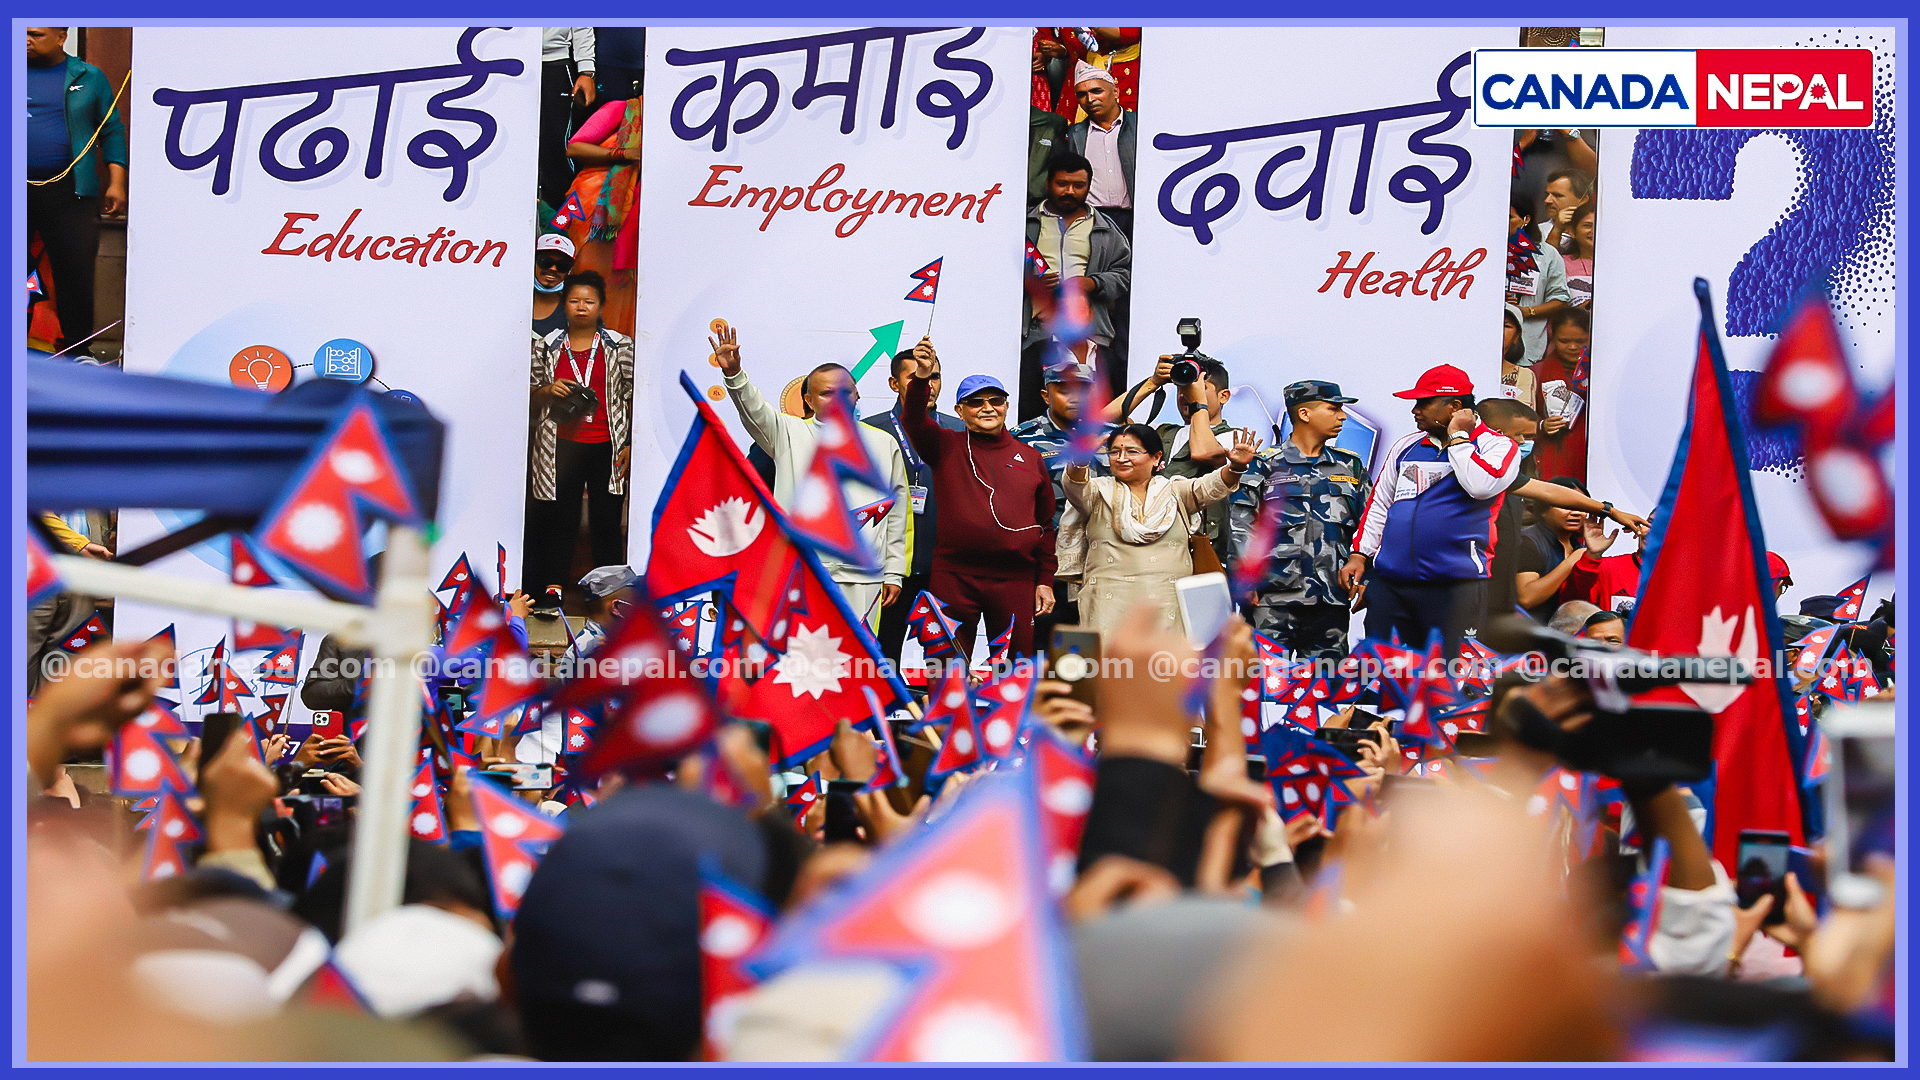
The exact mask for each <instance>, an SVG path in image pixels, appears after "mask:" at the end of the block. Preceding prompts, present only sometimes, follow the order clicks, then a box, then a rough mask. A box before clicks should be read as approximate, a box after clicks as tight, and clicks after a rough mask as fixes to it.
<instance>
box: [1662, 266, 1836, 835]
mask: <svg viewBox="0 0 1920 1080" xmlns="http://www.w3.org/2000/svg"><path fill="white" fill-rule="evenodd" d="M1695 287H1696V289H1697V290H1698V292H1699V294H1700V309H1701V323H1700V334H1699V337H1698V339H1697V351H1696V355H1695V362H1694V371H1693V389H1692V404H1691V409H1690V412H1689V415H1688V419H1687V427H1686V430H1685V431H1684V433H1683V434H1682V435H1681V437H1680V446H1679V449H1678V451H1677V452H1676V453H1675V455H1674V459H1673V468H1672V470H1671V474H1670V475H1669V476H1668V478H1667V485H1666V494H1665V495H1664V496H1663V497H1662V499H1661V502H1660V505H1659V507H1658V508H1657V509H1656V510H1655V511H1654V515H1653V522H1654V527H1653V532H1652V533H1651V534H1650V535H1649V536H1648V538H1647V540H1646V541H1645V542H1644V543H1643V545H1642V550H1643V551H1645V552H1646V555H1645V557H1644V561H1645V571H1644V577H1643V578H1642V579H1641V587H1640V603H1639V605H1638V606H1637V607H1636V608H1635V609H1634V618H1633V625H1632V627H1631V628H1630V630H1629V631H1628V639H1627V640H1628V644H1630V645H1632V646H1633V647H1634V648H1637V649H1646V650H1649V651H1652V652H1658V653H1662V654H1688V653H1699V654H1702V655H1708V656H1737V657H1741V658H1743V659H1745V660H1747V661H1749V662H1756V661H1759V660H1760V659H1761V658H1762V657H1764V656H1771V655H1775V654H1777V653H1778V651H1779V650H1780V648H1781V645H1780V624H1779V619H1778V618H1777V617H1776V616H1775V614H1774V607H1773V588H1772V581H1771V577H1770V575H1769V573H1768V571H1767V560H1766V545H1765V539H1764V538H1763V537H1762V536H1761V534H1760V529H1759V521H1760V516H1759V509H1758V507H1757V505H1756V504H1755V502H1754V498H1753V489H1752V483H1751V480H1750V473H1749V470H1748V463H1747V454H1746V445H1747V442H1746V436H1745V434H1744V433H1743V432H1742V431H1741V430H1740V419H1739V416H1738V413H1737V407H1736V405H1735V403H1734V401H1733V392H1732V388H1731V387H1732V383H1731V379H1730V377H1729V376H1728V374H1727V368H1726V362H1725V360H1724V359H1723V358H1722V357H1721V354H1720V347H1719V342H1718V340H1717V339H1716V337H1715V331H1714V320H1713V316H1712V311H1711V309H1710V308H1709V306H1708V304H1707V298H1706V284H1705V282H1697V283H1696V286H1695ZM1773 674H1777V673H1773ZM1644 700H1646V701H1647V702H1648V703H1649V704H1652V703H1661V704H1669V705H1684V706H1697V707H1699V708H1702V709H1705V710H1706V711H1707V712H1710V713H1712V714H1714V723H1713V727H1714V732H1713V738H1714V753H1713V756H1714V763H1715V770H1714V773H1715V776H1714V781H1713V783H1712V784H1711V786H1710V788H1709V789H1708V790H1703V791H1701V795H1702V798H1703V799H1706V800H1707V801H1708V805H1709V807H1710V808H1711V810H1710V814H1711V819H1710V826H1709V828H1710V830H1711V831H1710V835H1709V839H1710V840H1711V841H1712V843H1713V849H1714V854H1715V855H1716V856H1717V857H1718V858H1719V859H1720V861H1721V862H1722V863H1723V864H1725V865H1728V866H1732V865H1734V862H1735V857H1736V856H1737V854H1738V850H1737V849H1738V847H1739V838H1740V831H1741V830H1742V829H1776V830H1782V831H1785V832H1786V833H1787V834H1788V835H1789V836H1790V837H1792V840H1793V842H1794V843H1796V844H1799V843H1804V842H1805V830H1804V829H1803V827H1802V808H1801V788H1800V783H1799V777H1800V775H1801V771H1802V770H1801V769H1800V768H1799V766H1798V762H1799V760H1800V758H1799V755H1800V754H1801V753H1802V752H1803V750H1804V745H1805V739H1804V737H1802V736H1801V735H1800V733H1799V731H1798V730H1797V726H1796V725H1795V724H1794V723H1793V721H1792V719H1791V718H1792V716H1793V699H1792V697H1791V696H1790V694H1789V693H1788V691H1787V687H1786V685H1785V684H1784V683H1783V682H1781V681H1780V680H1778V679H1777V678H1773V677H1767V678H1756V679H1755V680H1754V682H1753V683H1752V685H1749V686H1686V687H1681V688H1674V689H1667V690H1656V691H1654V692H1653V693H1651V694H1648V695H1645V696H1644ZM1789 729H1794V730H1789ZM1701 787H1703V788H1706V787H1708V786H1707V785H1701Z"/></svg>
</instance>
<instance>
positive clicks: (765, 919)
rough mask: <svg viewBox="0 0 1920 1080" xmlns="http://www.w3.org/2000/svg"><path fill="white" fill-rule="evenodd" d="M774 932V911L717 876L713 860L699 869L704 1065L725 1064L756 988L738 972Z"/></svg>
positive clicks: (746, 975) (755, 982)
mask: <svg viewBox="0 0 1920 1080" xmlns="http://www.w3.org/2000/svg"><path fill="white" fill-rule="evenodd" d="M772 929H773V909H772V908H771V907H770V906H769V905H768V904H767V902H766V901H765V900H763V899H761V898H760V897H759V896H758V895H756V894H755V893H753V892H750V891H749V890H747V889H746V888H745V887H744V886H742V885H740V884H738V883H737V882H734V881H732V880H731V879H729V878H727V877H726V876H725V875H723V874H722V873H720V869H719V867H718V866H717V865H715V864H714V863H713V861H712V860H711V859H703V860H702V862H701V867H700V1015H701V1016H702V1017H703V1018H704V1022H703V1023H702V1024H701V1038H702V1043H703V1046H704V1049H705V1058H706V1060H708V1061H725V1060H726V1045H727V1042H728V1041H729V1039H730V1037H731V1036H732V1034H733V1020H734V1018H735V1015H736V1010H737V1009H738V1008H739V1005H740V998H741V996H742V995H744V994H745V993H746V992H747V991H749V990H751V989H753V988H754V987H756V986H758V985H760V980H759V979H757V978H755V977H754V976H753V974H752V973H751V972H749V971H747V970H746V969H745V968H744V967H742V966H741V961H742V960H745V959H746V958H747V957H749V956H751V955H752V954H753V951H754V950H755V949H757V948H759V947H760V944H761V942H763V941H765V940H766V938H767V934H768V932H769V931H771V930H772Z"/></svg>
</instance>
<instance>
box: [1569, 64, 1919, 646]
mask: <svg viewBox="0 0 1920 1080" xmlns="http://www.w3.org/2000/svg"><path fill="white" fill-rule="evenodd" d="M1894 34H1895V32H1894V30H1893V29H1892V28H1880V29H1860V28H1849V29H1835V28H1829V27H1815V26H1804V27H1778V28H1771V29H1746V28H1734V27H1710V28H1697V27H1696V28H1686V27H1649V26H1624V27H1618V28H1615V29H1611V30H1609V31H1608V33H1607V45H1608V46H1609V47H1614V46H1618V47H1621V48H1636V49H1659V48H1686V49H1692V48H1716V49H1760V48H1788V47H1800V48H1810V47H1820V48H1838V47H1845V48H1872V49H1873V50H1874V56H1875V61H1874V89H1873V94H1874V110H1875V111H1874V119H1875V126H1874V127H1873V128H1872V129H1865V130H1855V131H1847V130H1836V129H1801V130H1779V131H1765V130H1739V129H1722V130H1667V131H1657V130H1632V129H1628V130H1620V131H1608V132H1606V133H1605V135H1604V136H1603V140H1604V145H1603V147H1602V149H1601V152H1600V197H1599V205H1600V211H1599V214H1598V222H1599V224H1598V225H1597V226H1596V228H1595V235H1594V274H1595V277H1594V303H1593V309H1594V326H1593V364H1592V379H1593V382H1592V386H1593V403H1592V413H1591V416H1592V420H1591V423H1592V449H1591V450H1590V451H1589V460H1588V479H1589V481H1590V484H1591V486H1592V488H1593V490H1594V491H1595V493H1596V494H1598V495H1599V496H1600V497H1602V498H1609V499H1612V500H1613V501H1614V502H1617V503H1620V504H1621V505H1623V506H1632V507H1634V508H1635V509H1639V510H1642V511H1645V510H1647V509H1648V508H1650V507H1652V506H1653V505H1654V503H1655V502H1656V501H1657V500H1658V498H1659V496H1660V492H1661V490H1662V488H1663V487H1664V486H1665V484H1666V480H1667V470H1668V467H1669V466H1670V465H1671V463H1672V460H1673V452H1674V448H1675V446H1676V445H1677V443H1678V442H1679V438H1680V431H1681V428H1682V427H1683V426H1684V425H1685V423H1686V412H1687V385H1688V380H1689V378H1690V377H1691V373H1692V371H1693V357H1694V348H1695V340H1696V335H1697V334H1698V332H1699V325H1700V315H1699V307H1698V305H1697V303H1696V301H1695V299H1694V293H1693V279H1694V278H1696V277H1700V278H1705V279H1706V280H1707V282H1708V283H1709V285H1710V286H1711V287H1712V291H1713V306H1714V311H1715V315H1716V318H1717V319H1718V321H1719V330H1720V334H1721V341H1722V343H1723V345H1724V347H1725V350H1726V357H1727V365H1728V367H1730V368H1731V369H1732V373H1733V380H1734V382H1733V386H1734V395H1735V397H1736V398H1737V399H1739V400H1740V401H1741V402H1742V403H1743V405H1744V403H1746V402H1748V401H1750V400H1751V398H1752V388H1753V386H1754V384H1755V381H1756V380H1757V378H1758V372H1759V371H1760V369H1761V368H1762V367H1764V366H1765V364H1766V358H1767V353H1768V351H1769V349H1771V347H1772V345H1773V338H1772V334H1773V332H1774V331H1775V329H1776V328H1777V327H1778V326H1779V324H1780V322H1781V320H1782V319H1783V318H1784V316H1785V315H1786V313H1787V310H1788V308H1789V307H1790V305H1791V303H1792V301H1793V299H1794V297H1795V295H1796V294H1797V293H1798V291H1799V290H1800V289H1801V288H1802V287H1803V286H1805V285H1807V284H1809V283H1812V284H1816V285H1817V284H1818V281H1817V280H1815V278H1816V275H1819V274H1822V273H1827V274H1828V275H1829V276H1828V280H1827V284H1828V287H1829V288H1830V290H1831V295H1832V297H1833V301H1834V303H1833V308H1834V311H1835V313H1836V314H1837V315H1838V317H1839V319H1840V328H1841V332H1842V336H1843V338H1844V339H1845V341H1846V343H1847V346H1848V349H1849V355H1850V357H1851V359H1852V361H1853V364H1854V370H1855V373H1856V377H1857V378H1858V379H1859V380H1860V381H1861V383H1862V384H1864V386H1866V387H1867V388H1869V389H1871V390H1875V391H1877V390H1880V389H1882V388H1884V387H1886V386H1888V385H1889V383H1890V381H1891V380H1892V378H1893V368H1894V359H1895V355H1896V346H1897V328H1896V322H1895V309H1896V305H1895V298H1896V297H1897V296H1898V288H1899V283H1898V282H1897V281H1896V280H1895V276H1894V237H1895V215H1896V213H1897V212H1898V211H1897V207H1896V205H1895V201H1894V190H1895V188H1894V175H1895V157H1894V148H1895V140H1894V130H1895V129H1894V124H1895V120H1896V113H1895V105H1896V100H1895V94H1894V40H1895V37H1894ZM1749 427H1750V428H1751V425H1749ZM1747 449H1748V454H1749V457H1750V458H1751V460H1752V464H1753V489H1754V496H1755V498H1756V499H1757V500H1758V501H1759V506H1760V520H1761V526H1762V528H1763V529H1764V531H1765V533H1766V539H1767V546H1768V547H1769V548H1770V549H1772V550H1773V551H1776V552H1778V553H1780V555H1782V556H1783V557H1784V558H1786V560H1787V563H1788V565H1790V566H1791V567H1792V569H1793V580H1794V587H1793V589H1792V590H1791V591H1790V592H1788V594H1787V596H1786V598H1785V599H1784V600H1783V601H1782V602H1781V604H1780V610H1781V611H1782V612H1783V613H1788V614H1790V613H1792V612H1795V611H1798V610H1799V604H1798V599H1799V598H1800V597H1803V596H1810V595H1815V594H1820V593H1833V592H1836V591H1838V590H1839V589H1842V588H1845V587H1846V586H1848V585H1850V584H1852V583H1853V582H1855V581H1857V580H1859V578H1860V576H1861V574H1862V573H1864V569H1865V567H1866V566H1867V565H1868V562H1867V558H1866V556H1865V555H1864V554H1863V553H1862V552H1861V551H1860V550H1859V549H1858V548H1851V547H1848V546H1846V545H1842V544H1839V543H1836V542H1835V541H1834V540H1833V538H1832V535H1831V534H1830V533H1829V532H1828V531H1827V529H1826V526H1825V525H1824V524H1823V523H1822V522H1821V521H1820V517H1819V514H1818V513H1817V512H1816V510H1815V509H1814V505H1813V501H1812V499H1811V497H1810V496H1809V494H1808V492H1807V490H1806V488H1805V486H1804V485H1803V483H1802V482H1801V459H1800V448H1799V446H1798V445H1797V443H1796V442H1795V441H1794V440H1792V439H1789V438H1786V437H1783V436H1778V435H1773V434H1760V433H1756V432H1754V431H1752V430H1749V432H1748V437H1747ZM1893 584H1894V582H1893V575H1892V574H1885V575H1882V576H1881V578H1880V579H1879V580H1877V581H1876V582H1875V584H1874V588H1873V589H1872V590H1871V591H1870V593H1869V596H1870V598H1878V597H1882V596H1886V595H1889V594H1890V593H1891V592H1892V591H1893ZM1874 606H1875V604H1874V602H1873V601H1872V600H1870V602H1869V604H1868V607H1867V610H1868V611H1871V610H1872V608H1873V607H1874Z"/></svg>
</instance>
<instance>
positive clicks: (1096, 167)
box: [1087, 112, 1133, 210]
mask: <svg viewBox="0 0 1920 1080" xmlns="http://www.w3.org/2000/svg"><path fill="white" fill-rule="evenodd" d="M1126 115H1127V114H1126V113H1125V112H1122V113H1121V114H1120V115H1119V116H1116V117H1114V118H1113V126H1112V127H1110V128H1103V127H1101V126H1100V125H1099V124H1096V123H1094V121H1093V118H1092V117H1088V118H1087V163H1088V164H1089V165H1092V166H1093V174H1092V176H1091V177H1089V178H1088V181H1087V205H1088V206H1099V207H1115V208H1118V209H1121V210H1125V209H1128V208H1130V207H1132V206H1133V198H1132V192H1129V191H1128V190H1127V173H1126V170H1125V169H1124V168H1123V167H1122V166H1121V164H1120V126H1121V123H1122V121H1124V120H1125V119H1126Z"/></svg>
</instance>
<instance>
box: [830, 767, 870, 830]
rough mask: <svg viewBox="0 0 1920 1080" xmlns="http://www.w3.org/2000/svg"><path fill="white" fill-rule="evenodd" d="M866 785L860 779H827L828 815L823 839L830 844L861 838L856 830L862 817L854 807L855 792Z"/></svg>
mask: <svg viewBox="0 0 1920 1080" xmlns="http://www.w3.org/2000/svg"><path fill="white" fill-rule="evenodd" d="M865 786H866V785H865V784H863V783H861V782H860V781H858V780H829V781H827V817H826V821H824V822H822V833H823V835H822V839H823V840H825V841H826V842H827V843H829V844H834V843H839V842H841V841H853V840H858V839H859V838H860V834H859V833H858V832H857V831H856V830H857V829H858V828H859V825H860V818H859V815H858V813H857V812H856V811H855V810H854V807H853V793H854V792H856V791H859V790H860V789H861V788H863V787H865Z"/></svg>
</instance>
